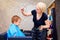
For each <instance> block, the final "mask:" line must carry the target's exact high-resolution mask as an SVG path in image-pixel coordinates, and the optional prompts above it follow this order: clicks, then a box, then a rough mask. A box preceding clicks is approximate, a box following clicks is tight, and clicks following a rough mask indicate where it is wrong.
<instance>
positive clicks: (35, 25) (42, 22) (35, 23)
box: [31, 10, 48, 28]
mask: <svg viewBox="0 0 60 40" xmlns="http://www.w3.org/2000/svg"><path fill="white" fill-rule="evenodd" d="M31 13H32V15H33V22H34V28H38V27H39V26H41V25H45V20H47V19H48V17H47V15H46V14H45V13H43V14H42V16H41V18H40V19H39V20H37V18H36V14H37V13H36V10H32V11H31Z"/></svg>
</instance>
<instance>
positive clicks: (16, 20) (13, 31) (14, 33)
mask: <svg viewBox="0 0 60 40" xmlns="http://www.w3.org/2000/svg"><path fill="white" fill-rule="evenodd" d="M20 21H21V18H20V17H19V16H17V15H14V16H13V17H12V19H11V22H12V24H11V25H10V27H9V29H8V31H7V36H8V37H25V35H24V33H23V32H22V31H21V30H20V29H19V27H18V26H19V24H20Z"/></svg>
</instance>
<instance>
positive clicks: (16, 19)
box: [11, 15, 21, 23]
mask: <svg viewBox="0 0 60 40" xmlns="http://www.w3.org/2000/svg"><path fill="white" fill-rule="evenodd" d="M18 19H20V20H21V18H20V17H19V16H17V15H14V16H13V17H12V19H11V22H12V23H14V22H17V21H18Z"/></svg>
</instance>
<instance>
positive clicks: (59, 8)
mask: <svg viewBox="0 0 60 40" xmlns="http://www.w3.org/2000/svg"><path fill="white" fill-rule="evenodd" d="M55 1H56V29H57V37H58V40H60V0H55Z"/></svg>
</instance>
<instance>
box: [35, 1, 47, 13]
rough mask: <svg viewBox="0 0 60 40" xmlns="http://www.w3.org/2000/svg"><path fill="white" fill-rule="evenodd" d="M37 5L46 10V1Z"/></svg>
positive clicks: (43, 10)
mask: <svg viewBox="0 0 60 40" xmlns="http://www.w3.org/2000/svg"><path fill="white" fill-rule="evenodd" d="M36 6H38V7H39V8H40V9H41V11H42V12H45V10H46V4H45V3H43V2H39V3H37V5H36Z"/></svg>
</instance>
